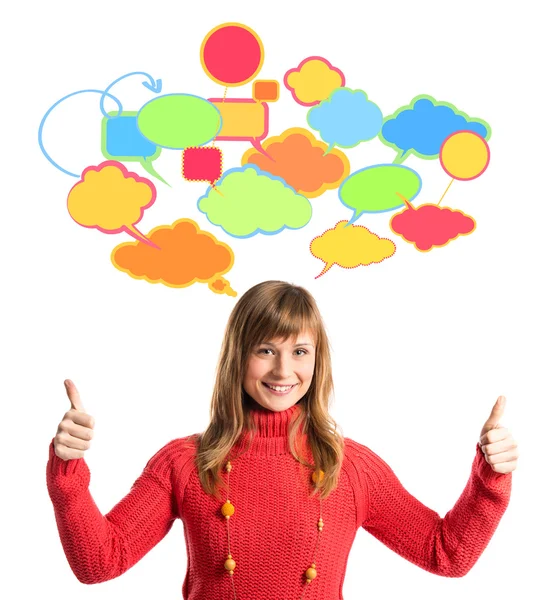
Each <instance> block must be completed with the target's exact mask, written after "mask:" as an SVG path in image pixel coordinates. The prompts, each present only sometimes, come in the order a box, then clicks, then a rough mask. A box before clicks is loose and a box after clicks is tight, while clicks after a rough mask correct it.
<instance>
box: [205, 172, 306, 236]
mask: <svg viewBox="0 0 547 600" xmlns="http://www.w3.org/2000/svg"><path fill="white" fill-rule="evenodd" d="M218 192H219V193H218ZM198 209H199V210H200V211H201V212H202V213H205V214H206V215H207V218H208V219H209V221H210V222H211V223H212V224H213V225H218V226H220V227H222V229H223V230H224V231H225V232H226V233H227V234H229V235H231V236H233V237H239V238H248V237H252V236H254V235H256V234H257V233H263V234H265V235H275V234H277V233H280V232H281V231H283V230H284V229H301V228H302V227H304V226H305V225H307V223H309V221H310V219H311V215H312V207H311V204H310V201H309V200H308V199H307V198H306V197H304V196H301V195H299V194H296V193H295V191H294V189H293V188H291V187H289V186H288V185H287V184H286V183H285V181H283V179H281V178H280V177H274V176H273V175H270V174H269V173H266V172H264V171H261V170H260V169H259V168H258V167H256V166H255V165H246V166H245V167H242V168H236V169H230V170H228V171H226V172H225V173H224V175H223V176H222V179H220V180H219V181H218V183H217V184H216V186H215V188H213V187H209V188H208V190H207V192H206V193H205V195H203V196H202V197H201V198H199V200H198Z"/></svg>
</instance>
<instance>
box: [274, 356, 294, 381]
mask: <svg viewBox="0 0 547 600" xmlns="http://www.w3.org/2000/svg"><path fill="white" fill-rule="evenodd" d="M291 374H292V369H291V359H290V358H289V357H288V356H284V355H283V354H281V353H279V354H278V355H277V357H276V359H275V362H274V365H273V369H272V375H273V376H274V377H276V378H277V379H288V378H289V377H290V376H291Z"/></svg>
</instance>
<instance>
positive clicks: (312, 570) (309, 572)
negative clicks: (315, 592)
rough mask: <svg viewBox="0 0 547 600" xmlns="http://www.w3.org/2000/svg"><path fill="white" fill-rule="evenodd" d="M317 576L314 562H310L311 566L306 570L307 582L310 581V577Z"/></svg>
mask: <svg viewBox="0 0 547 600" xmlns="http://www.w3.org/2000/svg"><path fill="white" fill-rule="evenodd" d="M316 577H317V571H316V569H315V563H312V565H311V567H310V568H309V569H308V570H307V571H306V580H307V583H311V582H312V579H315V578H316Z"/></svg>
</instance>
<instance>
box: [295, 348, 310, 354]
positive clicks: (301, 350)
mask: <svg viewBox="0 0 547 600" xmlns="http://www.w3.org/2000/svg"><path fill="white" fill-rule="evenodd" d="M295 352H302V353H303V354H299V355H298V356H304V354H307V353H308V351H307V350H304V348H298V350H295Z"/></svg>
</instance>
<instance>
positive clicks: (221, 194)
mask: <svg viewBox="0 0 547 600" xmlns="http://www.w3.org/2000/svg"><path fill="white" fill-rule="evenodd" d="M210 184H211V187H212V188H213V189H214V190H215V192H216V193H217V194H219V195H220V196H222V197H223V198H224V194H223V193H222V192H221V191H220V190H219V189H218V188H217V186H216V185H215V182H214V181H211V182H210Z"/></svg>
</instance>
